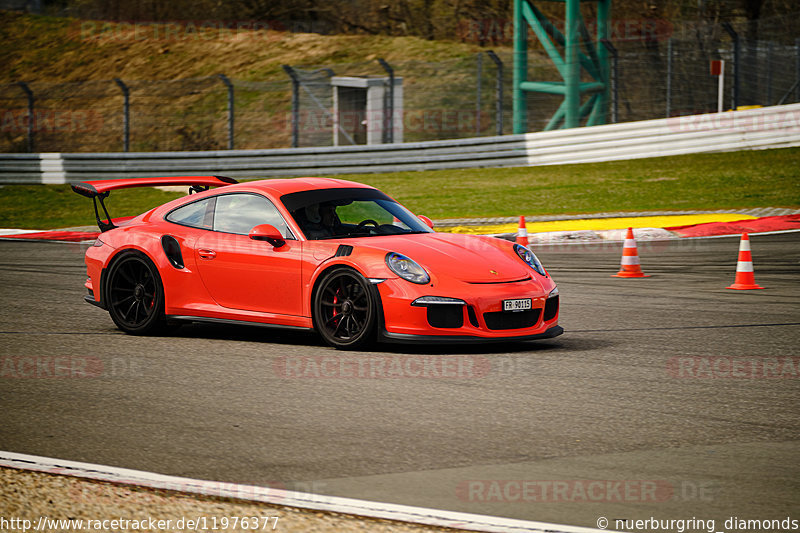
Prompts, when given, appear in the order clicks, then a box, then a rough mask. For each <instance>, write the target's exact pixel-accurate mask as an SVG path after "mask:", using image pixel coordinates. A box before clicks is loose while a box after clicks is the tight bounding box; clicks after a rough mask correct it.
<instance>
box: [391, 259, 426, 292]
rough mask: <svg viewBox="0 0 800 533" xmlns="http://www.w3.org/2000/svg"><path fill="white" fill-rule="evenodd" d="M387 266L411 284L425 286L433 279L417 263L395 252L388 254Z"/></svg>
mask: <svg viewBox="0 0 800 533" xmlns="http://www.w3.org/2000/svg"><path fill="white" fill-rule="evenodd" d="M386 266H388V267H389V270H391V271H392V272H394V273H395V274H397V275H398V276H400V277H401V278H403V279H404V280H406V281H410V282H411V283H418V284H420V285H424V284H426V283H428V282H429V281H430V280H431V277H430V276H429V275H428V273H427V272H426V271H425V269H424V268H422V267H421V266H419V265H418V264H417V263H416V261H414V260H413V259H409V258H408V257H406V256H404V255H402V254H398V253H395V252H389V253H388V254H386Z"/></svg>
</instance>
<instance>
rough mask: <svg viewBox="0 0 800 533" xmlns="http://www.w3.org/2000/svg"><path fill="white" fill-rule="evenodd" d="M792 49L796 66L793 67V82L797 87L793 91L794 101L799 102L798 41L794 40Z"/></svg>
mask: <svg viewBox="0 0 800 533" xmlns="http://www.w3.org/2000/svg"><path fill="white" fill-rule="evenodd" d="M794 49H795V51H794V53H795V56H796V57H797V59H796V61H797V64H796V65H795V67H794V69H795V71H794V82H795V84H797V87H796V88H795V90H794V101H795V102H800V39H795V41H794Z"/></svg>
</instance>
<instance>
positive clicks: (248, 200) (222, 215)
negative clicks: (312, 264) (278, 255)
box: [214, 194, 291, 238]
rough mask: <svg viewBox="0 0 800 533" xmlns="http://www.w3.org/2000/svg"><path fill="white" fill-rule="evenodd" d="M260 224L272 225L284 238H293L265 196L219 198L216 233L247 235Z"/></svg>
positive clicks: (226, 195) (237, 195)
mask: <svg viewBox="0 0 800 533" xmlns="http://www.w3.org/2000/svg"><path fill="white" fill-rule="evenodd" d="M259 224H272V225H273V226H275V228H277V230H278V231H280V232H281V234H282V235H283V236H284V237H286V238H291V234H290V233H289V228H288V227H287V226H286V222H284V220H283V217H282V216H281V214H280V213H279V212H278V209H277V208H276V207H275V206H274V205H272V203H271V202H270V201H269V200H267V199H266V198H264V197H263V196H257V195H255V194H224V195H221V196H217V207H216V209H215V210H214V231H224V232H225V233H238V234H240V235H247V234H248V233H250V230H251V229H253V228H254V227H255V226H258V225H259Z"/></svg>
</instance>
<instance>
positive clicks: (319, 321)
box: [313, 268, 377, 350]
mask: <svg viewBox="0 0 800 533" xmlns="http://www.w3.org/2000/svg"><path fill="white" fill-rule="evenodd" d="M370 291H371V288H370V285H369V282H368V281H367V280H366V279H365V278H364V276H362V275H361V274H359V273H358V272H356V271H355V270H352V269H350V268H339V269H336V270H334V271H332V272H330V273H329V274H327V275H326V276H325V278H324V279H323V280H322V282H321V283H320V285H319V287H318V289H317V291H316V293H315V295H314V306H313V309H314V312H313V318H314V328H315V329H316V330H317V332H319V334H320V335H321V336H322V338H323V339H324V340H325V342H327V343H328V344H330V345H331V346H333V347H335V348H339V349H350V350H355V349H359V348H363V347H365V346H366V345H368V344H369V343H370V342H372V341H373V340H374V338H373V332H374V330H375V323H376V316H377V313H376V304H375V302H374V299H373V297H372V294H371V292H370Z"/></svg>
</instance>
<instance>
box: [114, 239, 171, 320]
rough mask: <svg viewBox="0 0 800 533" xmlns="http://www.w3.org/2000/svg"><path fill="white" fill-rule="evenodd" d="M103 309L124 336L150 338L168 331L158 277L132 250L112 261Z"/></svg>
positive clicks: (154, 268)
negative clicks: (126, 334)
mask: <svg viewBox="0 0 800 533" xmlns="http://www.w3.org/2000/svg"><path fill="white" fill-rule="evenodd" d="M106 307H107V309H108V313H109V314H110V315H111V320H113V321H114V324H116V325H117V327H118V328H119V329H121V330H122V331H124V332H126V333H131V334H134V335H152V334H156V333H161V332H163V331H165V330H166V329H167V323H166V319H165V317H164V287H163V285H162V284H161V276H159V274H158V269H156V266H155V265H154V264H153V263H152V261H150V259H149V258H148V257H147V256H145V255H144V254H142V253H140V252H136V251H133V250H131V251H126V252H122V255H121V256H120V257H119V258H117V259H116V260H115V261H114V263H113V264H112V265H111V267H110V268H109V271H108V278H107V284H106Z"/></svg>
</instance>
